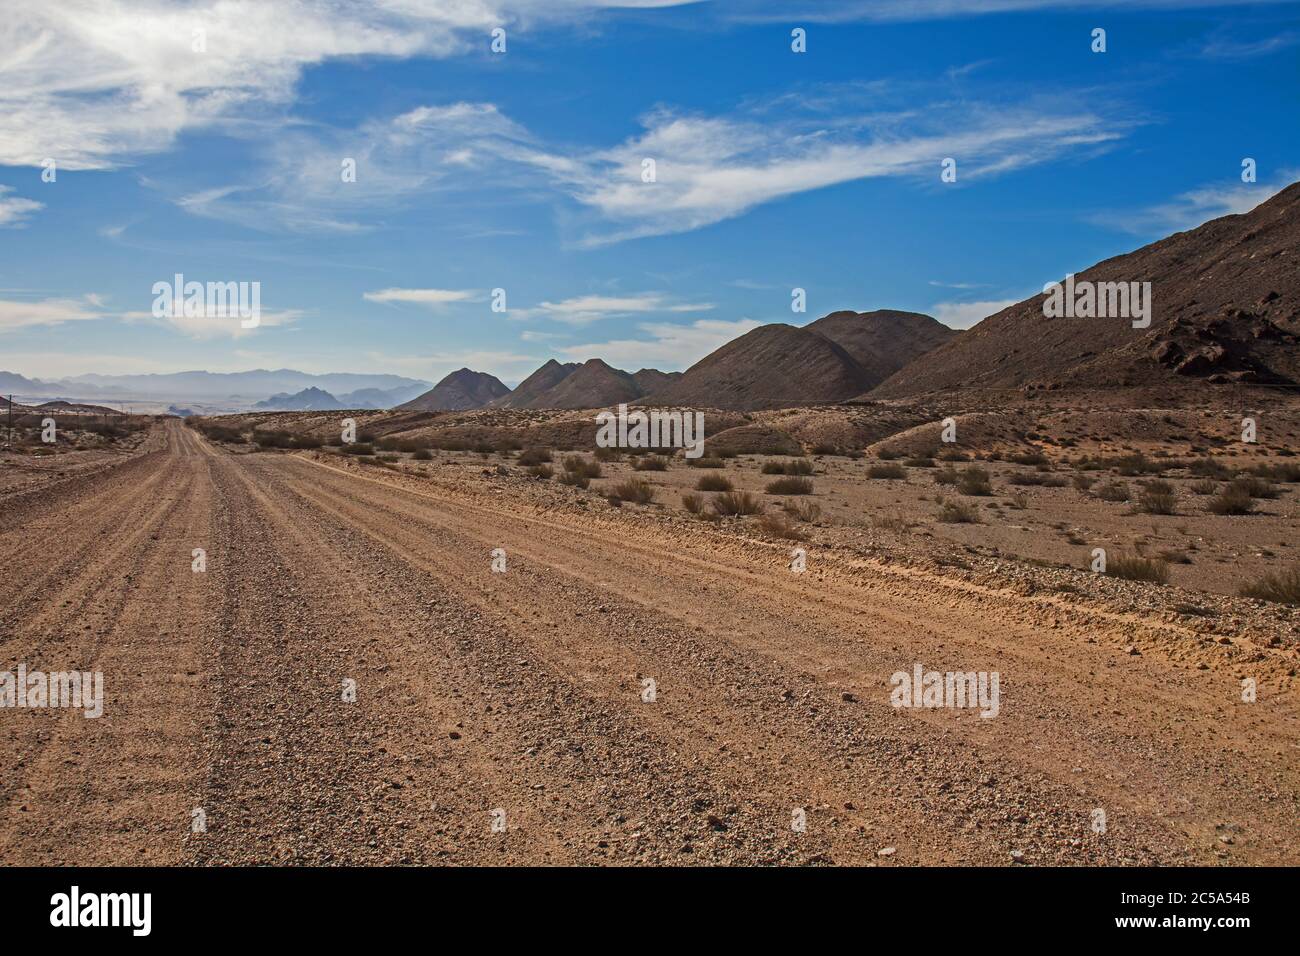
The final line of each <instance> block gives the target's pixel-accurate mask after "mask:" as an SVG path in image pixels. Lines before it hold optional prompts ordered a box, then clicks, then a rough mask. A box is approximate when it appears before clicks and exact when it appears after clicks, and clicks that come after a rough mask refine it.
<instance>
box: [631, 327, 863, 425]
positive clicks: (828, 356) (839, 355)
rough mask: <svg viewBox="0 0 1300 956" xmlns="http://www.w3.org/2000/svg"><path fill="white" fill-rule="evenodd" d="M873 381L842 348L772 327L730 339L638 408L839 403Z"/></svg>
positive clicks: (814, 336)
mask: <svg viewBox="0 0 1300 956" xmlns="http://www.w3.org/2000/svg"><path fill="white" fill-rule="evenodd" d="M876 381H877V380H876V379H874V378H873V377H872V376H871V374H870V373H869V372H867V371H866V370H865V369H864V368H863V367H862V366H861V365H859V364H858V363H857V362H856V361H854V359H853V357H852V356H851V355H849V353H848V352H846V351H845V350H844V349H843V348H841V347H840V346H839V345H836V344H835V343H834V342H832V341H831V340H829V339H827V338H824V337H822V336H821V335H818V334H817V333H816V332H811V331H809V330H808V329H799V328H795V327H794V326H792V325H784V324H781V323H776V324H773V325H763V326H759V327H758V328H756V329H752V330H750V331H749V332H746V333H745V334H744V335H742V336H740V337H739V338H736V339H732V340H731V341H730V342H728V343H727V344H726V345H724V346H722V347H721V348H719V349H716V350H715V351H713V352H711V353H710V354H708V355H706V356H705V357H704V358H702V359H700V361H698V362H696V363H695V364H694V365H692V366H691V367H690V368H688V369H687V370H686V372H685V374H683V375H682V377H681V378H680V379H678V380H677V381H676V382H674V383H673V384H671V385H669V386H668V387H667V388H664V389H662V390H661V391H659V392H655V393H653V394H650V395H647V396H646V397H645V398H644V400H643V404H647V405H650V404H656V403H658V404H665V405H701V406H707V407H712V408H727V409H759V408H779V407H782V406H787V405H813V404H819V403H824V402H839V401H843V400H844V399H848V398H852V397H854V396H855V395H859V394H861V393H862V392H863V391H865V390H866V389H868V388H870V387H871V385H873V384H874V383H875V382H876Z"/></svg>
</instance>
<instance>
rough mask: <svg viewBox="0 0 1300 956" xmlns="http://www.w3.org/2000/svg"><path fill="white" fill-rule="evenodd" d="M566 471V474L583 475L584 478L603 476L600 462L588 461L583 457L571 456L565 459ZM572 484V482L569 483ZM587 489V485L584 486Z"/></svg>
mask: <svg viewBox="0 0 1300 956" xmlns="http://www.w3.org/2000/svg"><path fill="white" fill-rule="evenodd" d="M564 471H565V473H566V474H572V475H581V476H583V477H584V478H599V477H600V475H601V470H600V462H598V461H588V460H587V459H586V458H583V457H582V456H581V455H569V456H568V457H567V458H565V459H564ZM569 484H572V482H569ZM582 487H583V488H585V487H587V486H586V485H583V486H582Z"/></svg>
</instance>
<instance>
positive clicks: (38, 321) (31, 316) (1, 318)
mask: <svg viewBox="0 0 1300 956" xmlns="http://www.w3.org/2000/svg"><path fill="white" fill-rule="evenodd" d="M101 305H102V301H101V299H100V297H99V296H97V295H86V296H82V297H81V298H79V299H40V300H38V301H34V302H19V301H15V300H12V299H0V332H9V331H13V330H14V329H22V328H28V327H31V326H38V325H63V324H64V323H65V322H87V321H90V320H92V319H102V318H105V317H106V313H105V312H104V311H103V309H102V308H101Z"/></svg>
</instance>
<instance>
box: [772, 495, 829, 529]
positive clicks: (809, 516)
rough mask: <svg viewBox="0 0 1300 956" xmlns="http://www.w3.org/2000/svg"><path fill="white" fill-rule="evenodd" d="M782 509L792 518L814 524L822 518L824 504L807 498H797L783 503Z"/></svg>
mask: <svg viewBox="0 0 1300 956" xmlns="http://www.w3.org/2000/svg"><path fill="white" fill-rule="evenodd" d="M781 509H782V510H783V511H784V512H785V513H786V514H788V515H789V516H790V517H792V518H798V519H799V520H800V521H806V522H808V523H809V524H813V523H815V522H817V521H818V520H820V519H821V516H822V506H821V505H819V504H818V503H817V502H815V501H809V500H808V499H807V498H796V499H794V500H793V501H787V502H785V503H784V504H782V505H781Z"/></svg>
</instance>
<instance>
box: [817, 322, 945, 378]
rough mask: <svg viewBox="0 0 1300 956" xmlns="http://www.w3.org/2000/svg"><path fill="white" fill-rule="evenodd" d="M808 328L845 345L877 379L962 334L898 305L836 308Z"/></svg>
mask: <svg viewBox="0 0 1300 956" xmlns="http://www.w3.org/2000/svg"><path fill="white" fill-rule="evenodd" d="M804 328H805V329H807V330H809V331H810V332H816V333H817V334H818V335H820V336H823V337H824V338H828V339H830V340H831V341H832V342H834V343H835V344H836V345H838V346H840V347H841V348H843V349H844V351H846V352H848V353H849V354H850V355H851V356H853V359H854V361H856V362H857V363H858V364H859V365H861V366H862V367H863V368H864V369H866V370H867V372H868V373H870V375H871V377H872V378H873V379H874V380H875V381H876V382H877V383H879V382H883V381H884V380H885V379H887V378H889V376H891V375H893V374H894V373H895V372H897V371H898V370H899V369H900V368H902V367H903V366H905V365H907V363H909V362H911V361H913V360H915V359H916V358H918V357H919V356H921V355H924V354H925V353H926V352H929V351H930V350H931V349H934V348H937V347H938V346H940V345H942V344H943V343H945V342H947V341H948V340H949V339H951V338H953V337H954V336H956V335H958V334H959V333H958V332H957V331H956V330H954V329H950V328H948V326H946V325H944V324H943V323H942V322H940V321H938V320H937V319H934V318H932V317H930V316H928V315H925V314H923V313H921V312H899V311H897V310H895V309H877V310H875V311H874V312H850V311H844V312H832V313H831V314H830V315H827V316H824V317H823V318H820V319H818V320H817V321H816V322H810V323H809V324H808V325H805V326H804Z"/></svg>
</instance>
